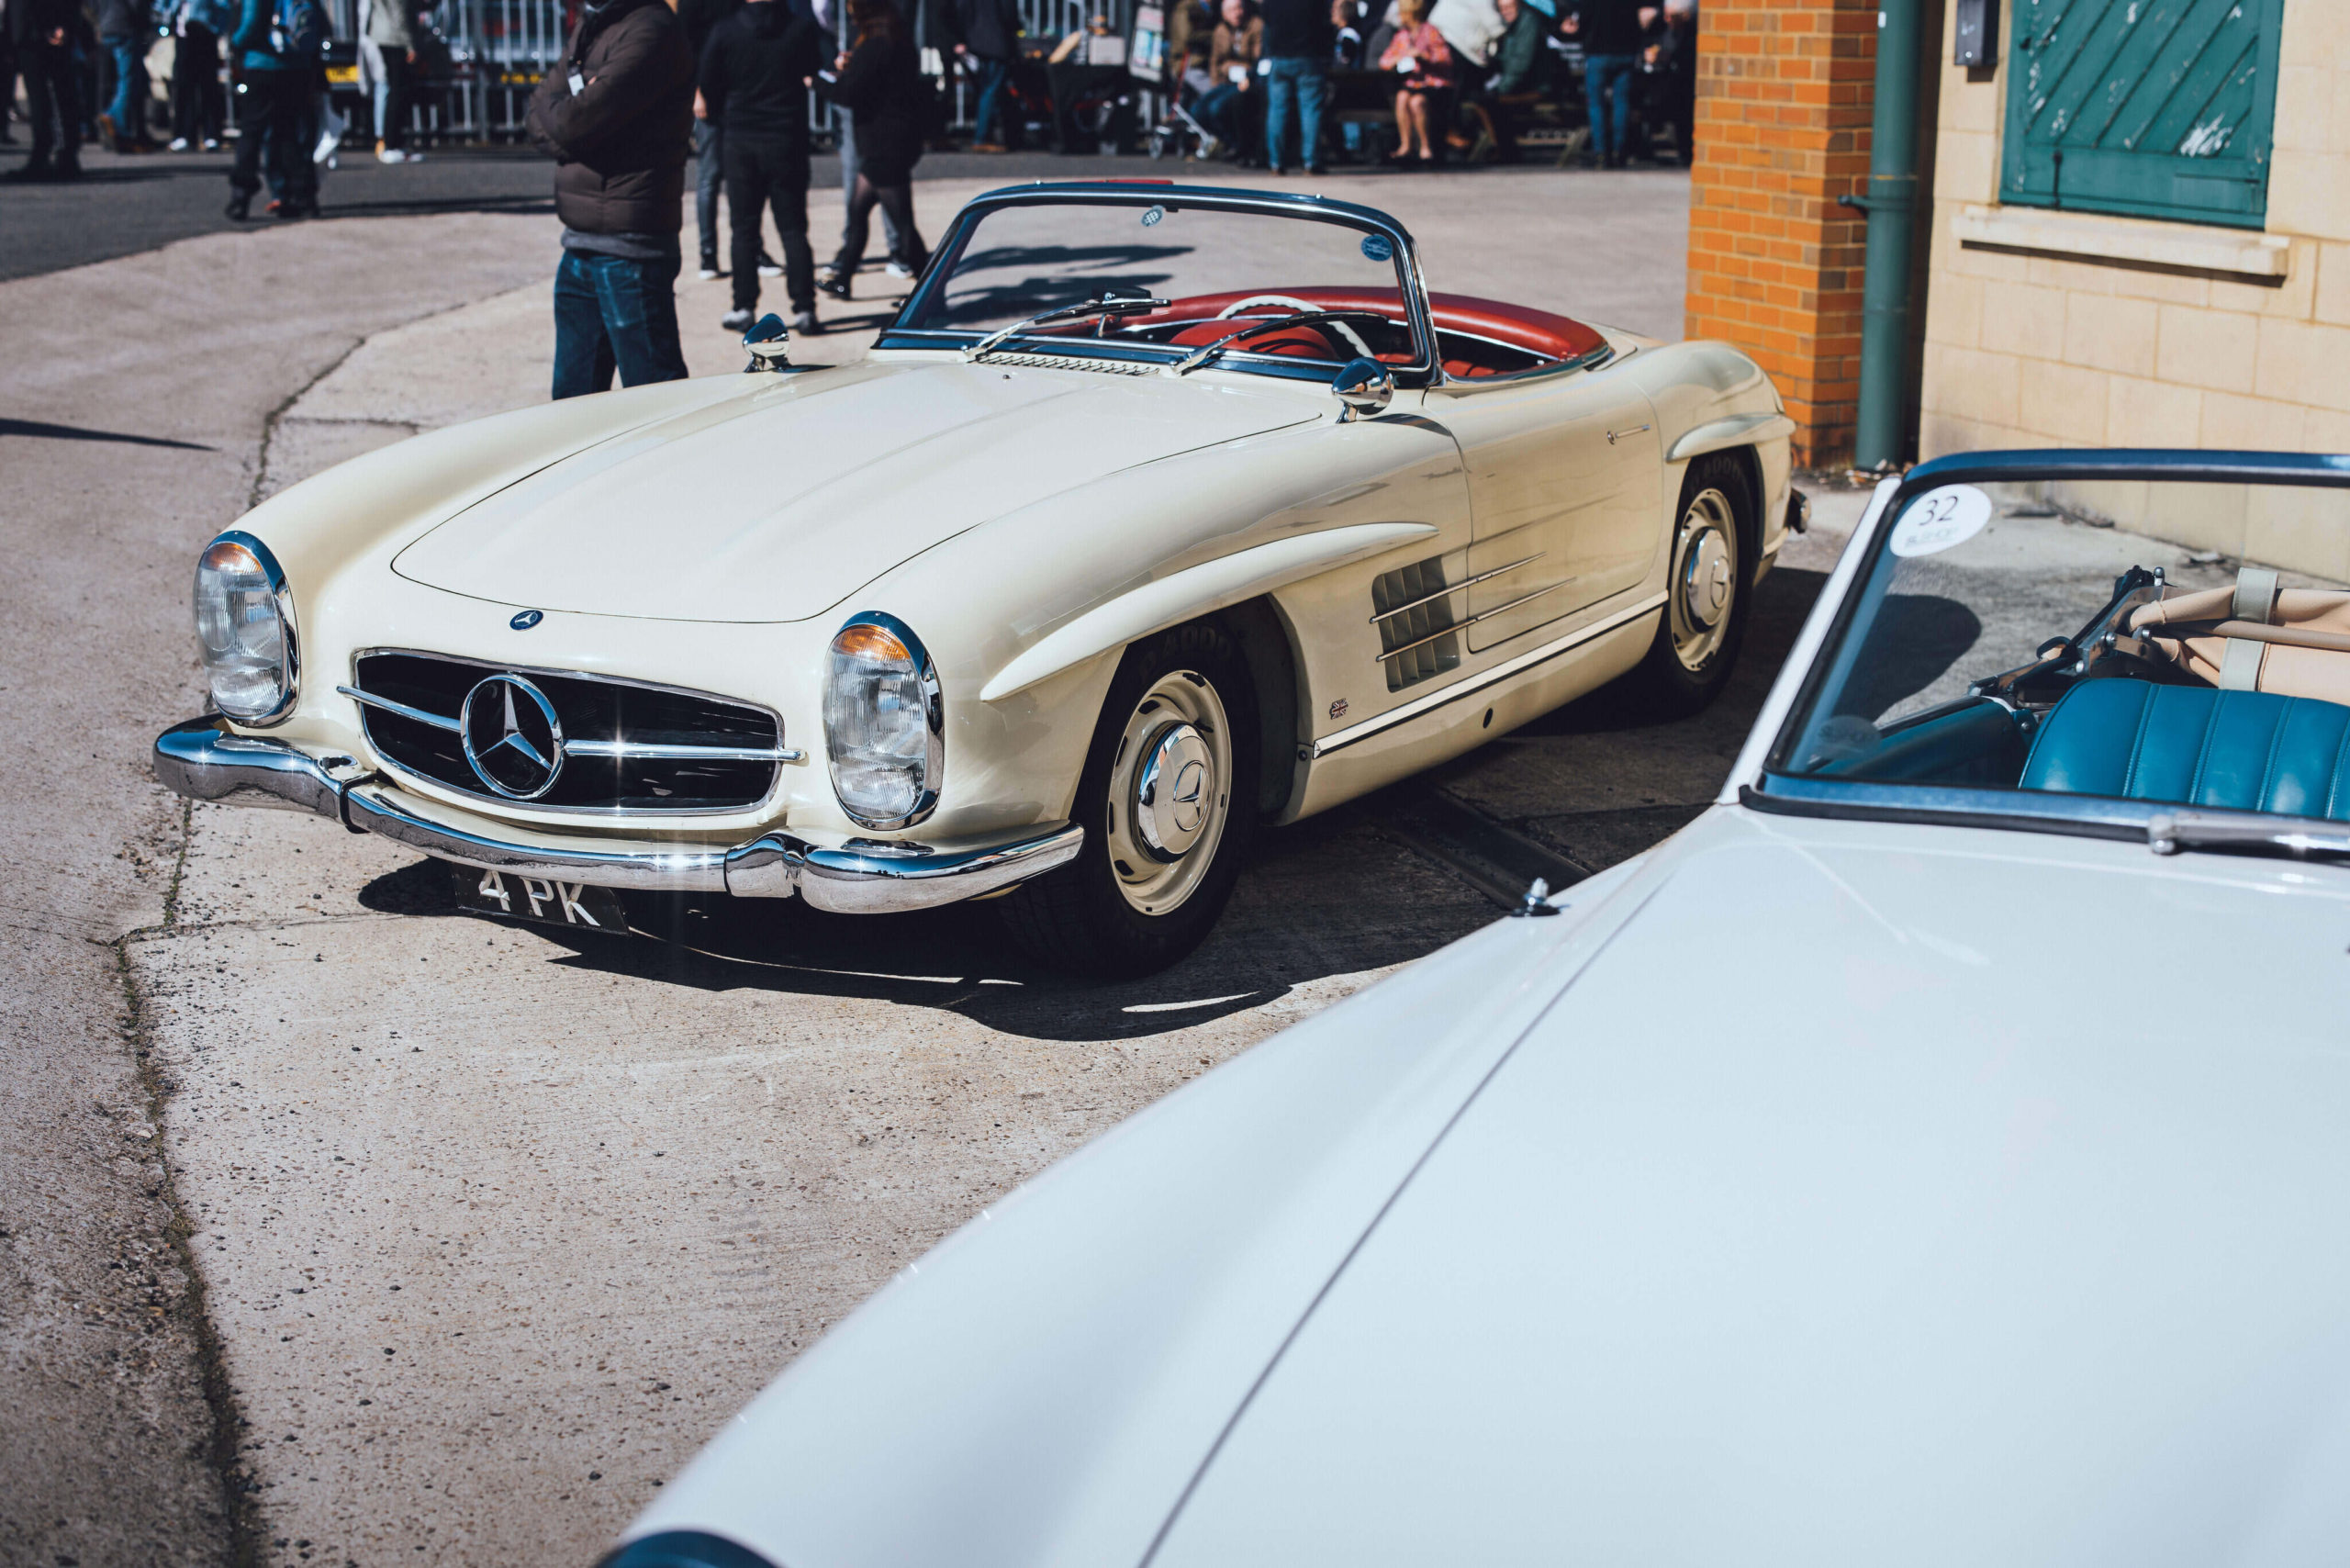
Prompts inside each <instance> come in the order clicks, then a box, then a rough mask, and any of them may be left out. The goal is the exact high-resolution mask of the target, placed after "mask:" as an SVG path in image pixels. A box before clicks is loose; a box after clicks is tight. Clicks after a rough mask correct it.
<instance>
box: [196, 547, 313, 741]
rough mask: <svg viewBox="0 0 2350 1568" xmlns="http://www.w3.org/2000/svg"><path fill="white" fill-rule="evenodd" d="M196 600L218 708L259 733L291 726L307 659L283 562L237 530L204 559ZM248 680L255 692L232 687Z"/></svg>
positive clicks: (208, 679) (199, 635)
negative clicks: (288, 719) (289, 716)
mask: <svg viewBox="0 0 2350 1568" xmlns="http://www.w3.org/2000/svg"><path fill="white" fill-rule="evenodd" d="M194 599H195V611H196V647H197V649H198V650H199V651H200V652H201V653H202V655H203V656H204V672H205V684H206V686H207V689H209V691H210V694H211V697H212V705H213V707H214V708H216V709H218V711H220V712H221V713H223V714H225V715H226V716H228V717H229V718H230V719H233V720H235V721H236V722H238V723H240V724H249V725H251V726H252V727H253V728H255V729H266V728H268V727H269V726H270V725H272V724H275V723H277V722H281V721H282V720H284V719H285V716H286V715H287V714H289V713H291V712H292V711H294V701H295V699H296V697H297V696H298V695H299V694H300V690H301V683H302V655H301V644H300V640H299V638H298V637H297V635H296V631H295V622H294V596H293V594H292V593H291V592H290V591H288V589H287V588H286V586H285V569H284V568H282V567H281V566H278V564H277V557H276V556H274V555H273V554H270V552H269V546H268V545H266V544H263V543H262V542H261V541H260V540H258V539H256V538H254V537H253V536H252V534H250V533H247V532H243V531H242V530H241V529H230V530H229V532H226V533H223V534H221V535H220V536H219V537H218V538H217V539H215V540H214V541H213V542H212V543H209V544H207V545H206V546H205V547H204V554H201V555H198V556H197V557H196V588H195V594H194ZM264 628H266V630H263V629H264ZM256 633H258V634H256ZM240 676H241V677H242V678H243V681H244V686H245V687H246V688H250V689H241V688H240V687H237V686H230V685H229V684H228V683H229V681H231V680H232V679H234V678H237V677H240ZM264 682H265V683H266V684H263V683H264ZM224 689H225V691H226V695H224Z"/></svg>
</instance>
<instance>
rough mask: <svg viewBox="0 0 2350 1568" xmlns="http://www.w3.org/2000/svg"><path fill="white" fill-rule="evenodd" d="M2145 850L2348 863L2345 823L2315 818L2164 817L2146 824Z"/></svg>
mask: <svg viewBox="0 0 2350 1568" xmlns="http://www.w3.org/2000/svg"><path fill="white" fill-rule="evenodd" d="M2146 847H2147V848H2149V849H2151V850H2153V851H2154V853H2155V854H2157V855H2177V854H2179V853H2181V852H2183V851H2187V850H2194V849H2213V850H2219V851H2221V852H2222V853H2225V852H2227V851H2230V850H2239V851H2242V850H2250V851H2255V852H2258V851H2281V852H2282V853H2283V854H2285V855H2287V856H2289V857H2292V858H2294V859H2314V860H2333V859H2342V858H2350V823H2337V822H2327V821H2322V820H2320V819H2318V818H2314V817H2255V816H2238V815H2234V814H2232V813H2229V814H2222V813H2217V812H2164V813H2163V814H2162V815H2160V816H2157V817H2154V818H2153V819H2152V820H2151V821H2149V822H2148V823H2146Z"/></svg>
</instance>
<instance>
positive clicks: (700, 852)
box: [155, 719, 1085, 914]
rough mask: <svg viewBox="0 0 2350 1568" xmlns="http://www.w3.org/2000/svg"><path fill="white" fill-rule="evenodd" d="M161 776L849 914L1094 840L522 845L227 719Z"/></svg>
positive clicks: (170, 747)
mask: <svg viewBox="0 0 2350 1568" xmlns="http://www.w3.org/2000/svg"><path fill="white" fill-rule="evenodd" d="M155 777H156V778H158V779H160V780H162V783H163V784H165V785H166V786H168V787H169V788H171V789H172V790H176V791H177V792H178V793H180V794H183V795H185V796H187V797H189V798H190V799H192V800H197V801H228V802H229V803H231V804H236V805H254V806H273V807H278V808H281V809H285V810H293V811H306V812H315V813H317V814H318V815H319V816H322V817H327V818H330V819H332V820H333V821H336V822H340V823H342V825H343V826H345V827H347V828H349V829H350V830H351V831H352V832H353V833H373V834H381V835H382V836H383V837H385V838H388V839H391V840H392V841H394V842H395V843H398V844H405V845H407V846H408V847H409V848H411V849H416V850H420V851H422V852H423V853H424V854H426V855H430V856H431V857H433V858H435V859H437V860H448V861H453V862H454V863H456V864H458V865H460V866H479V867H482V868H485V869H487V870H496V871H504V872H510V873H512V874H514V875H516V876H519V877H541V878H544V879H547V880H549V881H565V882H580V883H587V884H589V885H591V886H595V887H600V888H637V889H643V890H648V891H656V892H683V893H731V894H733V895H734V896H735V897H737V898H755V899H780V898H789V897H791V896H792V895H793V894H795V893H796V894H798V895H799V896H800V897H801V898H804V899H806V900H807V901H808V902H809V903H810V904H811V905H812V906H813V907H815V908H817V909H822V910H830V911H832V912H834V913H841V914H887V913H897V912H900V911H904V910H915V909H932V908H934V907H936V906H937V905H940V904H948V903H956V902H960V901H962V900H964V899H969V898H977V897H979V895H981V894H983V893H991V892H996V891H999V890H1002V889H1004V888H1008V887H1011V886H1012V885H1013V884H1014V883H1016V882H1024V881H1026V880H1027V879H1029V878H1031V877H1035V876H1040V875H1042V874H1043V873H1045V872H1046V871H1050V870H1052V869H1053V868H1056V867H1059V866H1065V865H1067V864H1068V863H1069V861H1071V860H1073V859H1075V858H1077V852H1078V850H1079V849H1080V847H1082V846H1083V844H1084V842H1085V830H1084V829H1083V828H1081V827H1079V826H1077V825H1076V824H1075V823H1058V824H1057V825H1054V826H1051V827H1046V828H1041V829H1029V830H1026V831H1024V833H1022V834H1018V835H1016V836H1013V837H1012V838H1009V839H993V840H988V841H985V842H979V843H964V844H940V845H924V844H908V843H902V842H883V841H879V840H874V839H865V840H855V839H852V840H850V841H848V842H847V843H845V844H839V845H823V844H817V843H813V842H811V841H810V840H808V839H805V838H802V837H800V836H799V835H797V834H789V833H781V832H776V833H766V834H760V835H759V836H758V837H756V838H754V839H752V840H750V841H749V842H747V843H744V844H738V845H735V846H732V847H718V846H709V847H704V846H689V847H686V848H679V847H677V846H672V845H661V844H651V843H636V844H631V843H627V842H615V843H613V844H611V845H610V846H601V845H599V846H597V847H594V848H573V847H568V846H548V845H533V844H509V843H504V842H501V841H500V840H498V839H495V838H491V837H487V836H485V835H483V834H476V833H470V832H467V831H465V830H464V829H463V828H458V827H454V826H452V825H450V824H448V823H440V822H435V821H432V820H431V818H429V817H426V816H424V815H421V814H420V813H419V812H414V811H411V810H409V809H408V807H407V806H405V805H403V804H401V803H400V801H398V800H397V798H395V797H394V796H393V795H392V794H391V793H390V792H389V791H387V790H382V789H370V788H369V786H372V785H375V783H376V777H375V775H374V774H372V773H369V772H367V771H365V770H364V769H363V768H361V767H358V766H357V765H356V764H355V763H353V762H352V761H351V760H350V759H349V758H347V757H329V758H327V759H325V760H324V761H320V760H319V759H318V758H315V757H312V756H308V755H307V754H305V753H303V752H299V751H297V750H296V749H294V747H292V746H290V745H286V744H285V742H283V741H273V740H263V739H258V738H255V737H253V736H250V735H239V734H230V733H229V732H228V731H227V730H226V729H224V728H223V727H222V726H221V723H220V721H219V720H218V719H191V720H189V721H188V722H186V723H184V724H174V725H173V726H172V727H171V728H170V729H168V730H165V731H164V732H163V733H162V734H160V735H158V736H156V737H155Z"/></svg>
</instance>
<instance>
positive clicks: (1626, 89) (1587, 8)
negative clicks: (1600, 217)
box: [1560, 0, 1646, 169]
mask: <svg viewBox="0 0 2350 1568" xmlns="http://www.w3.org/2000/svg"><path fill="white" fill-rule="evenodd" d="M1641 4H1642V0H1574V3H1573V4H1572V6H1571V8H1570V9H1569V10H1568V12H1567V17H1566V20H1565V21H1564V22H1563V23H1562V24H1561V27H1560V31H1561V32H1563V33H1565V34H1566V35H1567V37H1569V38H1571V39H1576V40H1577V41H1578V42H1580V43H1581V44H1582V45H1583V101H1584V102H1585V103H1586V104H1587V105H1589V106H1590V109H1591V150H1592V153H1593V155H1594V156H1595V158H1596V159H1597V160H1598V162H1599V164H1600V166H1601V167H1602V168H1606V169H1620V168H1622V167H1623V166H1624V165H1625V164H1626V163H1627V162H1629V161H1630V158H1631V143H1630V140H1629V138H1630V136H1631V131H1632V94H1633V90H1634V88H1635V87H1636V86H1637V85H1638V84H1637V83H1636V81H1635V80H1634V78H1635V77H1637V76H1638V74H1639V69H1640V50H1641V48H1642V47H1643V45H1644V44H1645V42H1646V39H1645V29H1644V28H1642V26H1641V23H1640V7H1641Z"/></svg>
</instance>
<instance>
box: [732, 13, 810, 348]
mask: <svg viewBox="0 0 2350 1568" xmlns="http://www.w3.org/2000/svg"><path fill="white" fill-rule="evenodd" d="M828 51H829V45H828V41H827V40H826V39H825V37H824V32H823V29H822V28H819V27H818V26H817V25H816V19H815V18H814V17H811V16H808V15H806V14H804V13H802V12H800V11H796V10H794V9H792V8H791V7H790V6H788V5H786V4H784V3H783V0H750V4H748V5H746V6H743V7H742V8H741V9H739V10H737V11H736V12H735V13H734V14H733V16H731V17H727V18H726V19H725V20H724V21H722V22H721V23H719V24H718V26H717V27H715V28H711V34H710V42H709V43H708V44H707V45H705V46H704V47H703V49H702V54H701V95H702V101H703V103H704V104H705V105H706V106H708V108H709V110H710V118H711V121H713V122H714V123H715V124H717V126H718V127H719V128H720V129H719V145H720V147H721V148H722V154H723V157H724V160H725V166H726V210H727V214H728V216H729V217H730V218H733V224H734V245H733V269H734V270H733V283H734V308H733V310H732V311H730V312H729V313H728V314H727V316H726V319H724V320H723V321H722V322H721V323H720V325H721V326H723V327H725V328H726V329H727V330H729V331H736V332H739V331H743V330H747V329H748V328H749V327H750V325H751V322H752V319H753V317H754V315H755V312H756V311H757V309H758V306H759V214H760V212H761V211H762V210H764V209H765V208H767V207H770V206H771V207H774V209H775V231H776V233H777V234H778V236H780V237H781V239H782V241H783V267H784V286H785V288H786V290H787V291H788V292H789V295H790V297H791V311H792V316H793V320H792V323H791V325H792V328H793V330H796V331H802V332H812V331H814V330H816V258H815V255H814V252H811V251H810V250H809V248H808V79H809V78H810V77H811V76H813V75H814V74H815V73H817V72H819V71H821V70H822V69H823V66H824V57H825V55H826V53H827V52H828Z"/></svg>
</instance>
